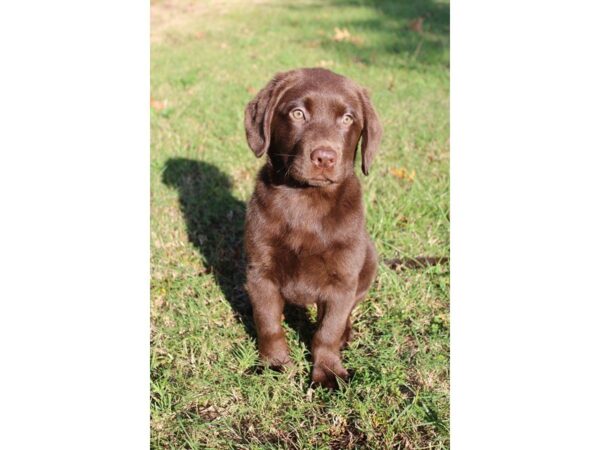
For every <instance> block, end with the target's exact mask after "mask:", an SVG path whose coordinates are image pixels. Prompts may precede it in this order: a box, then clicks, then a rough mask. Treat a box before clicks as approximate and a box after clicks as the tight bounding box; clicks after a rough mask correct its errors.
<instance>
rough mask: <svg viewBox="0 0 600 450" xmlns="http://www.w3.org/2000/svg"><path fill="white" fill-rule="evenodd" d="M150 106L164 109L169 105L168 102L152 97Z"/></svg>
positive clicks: (157, 109)
mask: <svg viewBox="0 0 600 450" xmlns="http://www.w3.org/2000/svg"><path fill="white" fill-rule="evenodd" d="M150 106H151V107H152V109H153V110H154V111H162V110H163V109H165V108H166V107H167V102H166V101H164V102H163V101H160V100H155V99H153V98H152V97H150Z"/></svg>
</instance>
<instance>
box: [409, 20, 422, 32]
mask: <svg viewBox="0 0 600 450" xmlns="http://www.w3.org/2000/svg"><path fill="white" fill-rule="evenodd" d="M408 28H410V29H411V30H412V31H414V32H415V33H422V32H423V17H417V18H416V19H414V20H411V21H410V22H409V23H408Z"/></svg>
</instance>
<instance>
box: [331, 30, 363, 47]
mask: <svg viewBox="0 0 600 450" xmlns="http://www.w3.org/2000/svg"><path fill="white" fill-rule="evenodd" d="M332 39H333V40H334V41H336V42H344V41H345V42H352V43H353V44H357V45H360V44H362V43H363V39H362V38H361V37H359V36H352V34H350V31H348V28H337V27H336V28H334V35H333V38H332Z"/></svg>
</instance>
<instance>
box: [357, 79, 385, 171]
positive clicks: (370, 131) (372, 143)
mask: <svg viewBox="0 0 600 450" xmlns="http://www.w3.org/2000/svg"><path fill="white" fill-rule="evenodd" d="M360 99H361V103H362V109H363V121H364V123H363V129H362V134H361V143H360V152H361V155H362V171H363V173H364V174H365V175H368V174H369V167H371V162H372V161H373V158H374V157H375V153H377V150H379V143H380V142H381V136H382V134H383V130H382V128H381V124H380V123H379V118H378V117H377V113H376V112H375V109H374V108H373V105H372V104H371V100H370V99H369V94H367V91H366V90H365V89H362V91H361V95H360Z"/></svg>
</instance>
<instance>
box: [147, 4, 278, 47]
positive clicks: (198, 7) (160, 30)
mask: <svg viewBox="0 0 600 450" xmlns="http://www.w3.org/2000/svg"><path fill="white" fill-rule="evenodd" d="M261 3H269V1H268V0H245V1H244V0H205V1H198V0H151V2H150V42H151V43H153V44H154V43H159V42H164V40H165V38H167V37H168V35H169V33H170V32H177V31H182V30H187V29H188V28H189V27H190V25H191V24H192V23H193V22H198V21H199V19H200V18H206V16H210V15H222V14H225V13H227V12H229V11H231V10H233V9H235V8H243V7H248V6H251V5H255V4H261ZM189 31H192V30H189ZM193 31H195V33H196V37H197V38H198V39H202V38H203V36H204V34H203V32H202V31H199V30H193Z"/></svg>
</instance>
